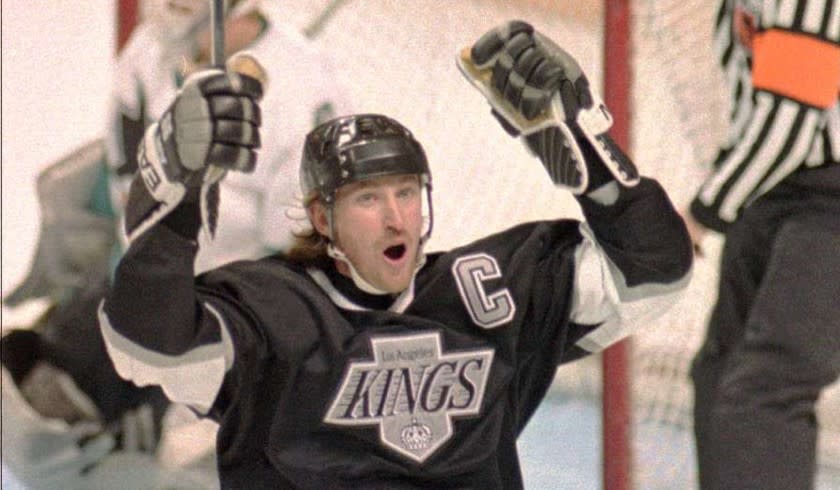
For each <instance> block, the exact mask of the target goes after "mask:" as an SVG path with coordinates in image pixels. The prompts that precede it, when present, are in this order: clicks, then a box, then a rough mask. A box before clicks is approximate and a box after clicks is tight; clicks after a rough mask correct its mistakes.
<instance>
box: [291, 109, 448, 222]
mask: <svg viewBox="0 0 840 490" xmlns="http://www.w3.org/2000/svg"><path fill="white" fill-rule="evenodd" d="M399 174H417V175H419V176H420V178H421V183H422V184H423V185H424V186H426V188H427V190H429V191H430V190H431V181H432V175H431V172H430V171H429V163H428V161H427V160H426V153H425V152H424V151H423V147H422V146H420V143H418V142H417V140H415V139H414V136H413V135H412V134H411V132H410V131H409V130H408V129H406V128H405V127H404V126H403V125H402V124H400V123H398V122H397V121H395V120H393V119H391V118H389V117H386V116H382V115H379V114H356V115H352V116H343V117H338V118H335V119H332V120H330V121H327V122H325V123H323V124H321V125H319V126H318V127H316V128H315V129H313V130H312V131H310V132H309V134H308V135H307V136H306V142H305V144H304V147H303V157H302V159H301V164H300V182H301V188H302V191H303V195H304V197H305V199H307V200H308V199H311V198H312V197H313V196H314V195H316V194H317V195H318V196H319V197H320V198H321V199H323V201H324V202H325V203H326V204H327V205H328V206H331V205H332V204H333V202H334V201H335V193H336V191H337V190H338V188H339V187H341V186H343V185H345V184H349V183H351V182H356V181H360V180H366V179H372V178H376V177H383V176H386V175H399ZM428 197H429V206H431V194H429V196H428Z"/></svg>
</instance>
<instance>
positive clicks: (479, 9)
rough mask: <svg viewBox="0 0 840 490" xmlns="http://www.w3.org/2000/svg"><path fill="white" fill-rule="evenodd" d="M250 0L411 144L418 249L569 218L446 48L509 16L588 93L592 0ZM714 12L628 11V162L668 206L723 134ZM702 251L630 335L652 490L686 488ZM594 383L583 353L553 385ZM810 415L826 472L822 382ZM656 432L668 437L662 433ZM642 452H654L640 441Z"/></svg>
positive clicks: (575, 213)
mask: <svg viewBox="0 0 840 490" xmlns="http://www.w3.org/2000/svg"><path fill="white" fill-rule="evenodd" d="M265 3H266V4H267V3H272V4H274V6H273V7H271V8H272V9H275V12H276V15H277V16H278V18H281V19H283V20H284V21H287V22H289V23H291V24H292V25H293V26H295V27H297V28H298V29H299V30H300V31H301V32H305V33H307V34H308V35H310V36H311V37H313V38H314V39H315V40H316V43H318V44H319V45H320V46H321V47H323V48H325V49H326V50H328V51H330V52H331V53H332V54H333V56H334V57H335V58H336V59H337V60H338V61H339V62H340V63H341V65H342V67H343V69H344V82H345V83H346V85H347V86H348V87H349V89H350V94H349V95H350V97H351V100H352V101H353V104H354V106H355V107H356V109H357V110H359V111H364V112H381V113H385V114H388V115H390V116H393V117H395V118H396V119H398V120H400V121H401V122H403V123H405V124H406V125H407V126H408V127H409V128H411V129H412V131H413V132H414V133H415V134H416V136H417V138H418V139H419V140H420V141H422V142H424V146H425V148H426V150H427V153H428V156H429V160H430V162H431V165H432V171H433V175H434V186H435V191H434V192H435V233H434V236H433V238H432V241H431V242H430V245H429V246H430V248H431V249H432V250H435V249H447V248H450V247H452V246H455V245H459V244H462V243H466V242H467V241H470V240H472V239H475V238H478V237H480V236H484V235H486V234H488V233H490V232H494V231H498V230H502V229H505V228H507V227H509V226H511V225H513V224H515V223H518V222H521V221H523V220H534V219H551V218H557V217H558V216H568V217H579V216H580V213H579V210H578V208H577V205H576V204H575V202H574V200H573V199H572V198H571V197H570V196H569V195H567V193H564V192H559V191H557V190H556V189H555V188H554V187H553V186H552V185H551V184H550V182H549V179H547V178H546V175H545V171H544V170H543V168H542V167H541V166H540V165H539V164H538V163H537V162H536V161H535V160H533V159H532V158H531V157H530V156H529V155H527V153H526V152H525V151H524V149H523V148H522V146H521V144H520V143H518V142H517V141H515V140H513V139H511V138H508V137H506V135H505V134H504V132H503V131H502V130H501V129H500V128H499V127H498V124H497V122H496V121H495V119H494V118H493V117H491V116H490V115H489V108H488V106H487V104H486V103H485V102H484V100H483V98H482V97H481V96H480V95H479V94H478V93H477V92H475V91H474V90H473V89H472V88H471V87H470V86H469V84H468V83H467V82H466V81H465V80H463V78H462V76H461V75H460V73H459V72H458V70H457V69H456V67H455V62H454V58H455V53H456V51H457V50H458V49H459V48H461V47H463V46H466V45H469V44H470V43H472V42H473V41H475V40H476V39H477V38H478V37H479V36H480V35H481V34H483V33H484V32H485V31H486V30H487V29H488V28H489V27H491V26H494V25H497V24H499V23H502V22H505V21H507V20H510V19H513V18H519V19H523V20H527V21H529V22H530V23H532V24H533V25H534V26H535V27H536V28H537V29H539V30H540V31H542V32H544V33H546V34H548V35H549V36H550V37H551V38H553V39H554V40H556V41H557V42H558V44H560V45H561V46H563V47H564V48H565V49H567V50H568V51H569V52H571V53H572V54H573V55H574V56H575V57H576V58H577V59H578V60H579V61H580V63H581V65H582V66H583V67H584V69H585V70H586V72H587V73H588V74H589V76H590V81H591V82H592V84H593V86H596V87H600V86H601V83H602V76H603V73H604V66H603V63H604V61H603V60H604V55H603V53H604V49H605V46H604V43H603V39H604V28H603V20H602V15H603V4H602V2H601V1H600V0H585V1H578V2H565V1H553V0H517V1H509V0H461V1H458V2H447V1H443V0H412V1H411V2H394V1H388V0H300V1H296V2H265ZM716 3H717V2H711V1H708V0H632V1H631V2H630V6H631V7H630V8H631V12H632V19H633V29H632V31H631V33H630V34H631V36H630V39H629V40H628V42H631V43H632V61H631V66H632V72H633V78H634V82H633V85H632V87H631V90H630V93H631V94H632V99H631V101H630V102H631V105H632V111H633V112H632V121H631V127H632V132H631V143H632V148H631V153H632V154H633V157H634V159H635V161H636V162H637V164H638V166H639V167H640V169H641V171H642V172H643V173H644V174H646V175H650V176H653V177H656V178H657V179H659V180H660V182H662V184H663V186H664V187H665V188H666V190H667V191H668V192H669V194H670V195H671V197H672V199H673V200H674V202H675V204H676V205H677V206H678V207H679V208H683V207H685V206H686V205H687V204H688V202H689V201H690V199H691V197H692V196H693V193H694V191H695V190H696V187H697V185H699V182H700V180H701V179H702V175H703V174H704V171H705V168H704V166H705V165H707V162H708V161H709V159H710V158H711V156H712V154H713V152H714V150H715V147H716V145H717V142H719V141H720V140H721V138H723V130H724V128H725V125H726V121H725V119H726V111H727V107H726V100H727V98H726V93H725V90H724V86H723V80H721V79H720V77H719V76H718V73H719V70H718V68H717V67H716V66H715V56H714V53H713V42H712V26H713V25H714V23H713V18H714V15H715V8H716ZM606 49H609V47H606ZM290 69H291V68H290ZM301 76H304V74H301ZM606 90H610V87H607V88H606ZM705 245H706V247H707V257H706V258H705V259H703V260H700V261H698V263H697V264H696V266H695V276H694V279H693V281H692V284H691V286H690V290H689V291H688V293H687V294H686V295H685V299H684V300H683V301H682V302H680V303H679V304H677V305H675V306H674V307H673V309H672V310H671V311H670V312H669V313H668V314H667V315H664V316H663V317H662V318H661V319H660V320H659V321H658V322H657V323H656V324H654V325H648V326H646V327H645V328H644V329H642V330H641V332H640V333H639V334H638V335H636V336H634V337H633V338H632V339H631V344H630V345H631V350H630V352H632V355H631V356H630V366H629V382H630V384H631V386H632V390H631V398H632V407H633V413H632V417H631V419H632V420H633V427H632V428H631V430H630V432H631V433H632V434H633V452H634V454H635V456H634V459H635V460H636V461H637V463H636V464H634V475H633V479H634V481H635V486H636V487H638V488H655V487H656V483H653V482H668V484H667V486H663V488H666V487H667V488H690V487H693V486H694V485H695V483H694V480H693V479H694V478H695V475H694V470H693V468H694V459H693V458H694V455H693V447H692V439H691V436H690V431H691V424H692V421H691V407H692V398H693V395H692V386H691V382H690V379H689V377H688V368H689V363H690V361H691V358H692V356H693V355H694V353H695V352H696V350H697V349H698V347H699V345H700V342H701V341H702V337H703V332H704V325H705V321H706V317H707V315H708V313H709V310H710V308H711V306H712V305H713V304H714V301H715V294H716V293H715V283H716V279H717V272H716V265H717V258H718V256H719V252H720V245H721V241H720V239H719V238H718V237H714V236H712V237H709V238H708V240H707V242H706V243H705ZM526 280H527V279H526ZM601 386H602V379H601V362H600V359H599V358H598V357H597V356H595V357H592V358H590V359H588V360H585V361H583V362H578V363H574V364H571V365H569V366H564V367H562V368H561V369H560V370H559V371H558V376H557V380H556V382H555V387H554V389H555V390H558V391H560V392H562V393H564V394H568V395H569V396H574V397H584V398H591V399H600V397H601V395H602V393H601ZM819 408H820V412H819V417H820V422H821V424H822V425H823V429H824V430H823V431H822V435H821V446H820V463H821V464H822V465H834V466H835V467H837V466H838V465H840V463H838V461H840V396H838V389H837V388H836V387H835V388H834V389H833V390H831V391H829V392H828V393H826V394H825V395H824V397H823V399H822V400H821V402H820V406H819ZM669 432H670V433H673V434H675V436H674V437H671V436H668V435H665V436H663V435H662V434H663V433H669ZM651 433H653V435H650V434H651ZM605 437H609V435H608V434H607V435H606V436H605ZM666 440H673V441H674V444H673V446H672V447H664V448H663V447H662V446H661V444H662V442H663V441H666ZM651 444H654V445H658V446H659V447H646V446H649V445H651ZM664 453H667V455H666V456H663V457H661V458H658V457H657V456H655V455H657V454H664ZM642 459H643V461H642Z"/></svg>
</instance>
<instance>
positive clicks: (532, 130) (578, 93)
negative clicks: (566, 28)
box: [456, 21, 639, 194]
mask: <svg viewBox="0 0 840 490" xmlns="http://www.w3.org/2000/svg"><path fill="white" fill-rule="evenodd" d="M456 62H457V65H458V68H459V69H460V70H461V73H462V74H463V75H464V76H465V77H466V78H467V80H468V81H469V82H470V83H471V84H472V85H473V86H475V87H476V88H477V89H478V90H479V92H481V93H482V95H484V97H485V98H486V99H487V101H488V102H489V103H490V106H491V107H492V109H493V114H494V115H495V116H496V117H497V119H499V121H500V122H501V123H502V126H503V127H504V128H505V129H506V130H507V132H508V133H509V134H511V136H514V137H520V136H521V137H523V141H524V143H525V145H526V147H527V148H528V149H529V150H530V151H531V152H532V153H533V154H535V155H536V156H538V157H539V158H540V159H541V161H542V162H543V164H544V166H545V167H546V170H547V171H548V173H549V176H550V177H551V179H552V181H553V182H554V183H555V184H556V185H558V186H561V187H564V188H567V189H568V190H570V191H571V192H572V193H574V194H583V193H584V192H586V191H587V189H588V188H589V187H590V174H591V172H590V170H591V168H590V167H589V166H591V165H597V162H591V161H587V160H586V158H585V156H584V155H585V153H586V152H585V151H584V150H582V148H581V145H582V141H586V142H587V143H588V144H589V145H591V147H592V149H594V154H595V155H597V159H598V160H600V161H601V163H602V164H603V165H604V166H605V167H606V168H607V170H608V171H609V173H610V174H611V175H612V176H613V178H614V179H615V180H616V181H618V182H619V183H620V184H622V185H624V186H628V187H629V186H634V185H636V184H637V183H638V182H639V173H638V171H637V169H636V167H635V166H634V165H633V163H632V162H631V161H630V160H629V159H628V158H627V157H626V156H625V155H624V154H623V153H622V152H621V151H620V149H619V148H618V146H617V145H616V144H615V142H613V141H612V139H611V138H610V137H609V136H608V134H607V131H608V130H609V128H610V127H611V126H612V123H613V119H612V115H611V114H610V112H609V110H607V107H606V105H604V103H603V101H602V100H601V99H600V97H599V96H598V95H597V94H596V93H595V92H593V91H592V90H591V89H590V87H589V81H588V80H587V78H586V76H585V75H584V73H583V71H582V70H581V68H580V66H579V65H578V63H577V62H576V61H575V59H574V58H573V57H572V56H571V55H569V54H568V53H567V52H565V51H564V50H563V49H561V48H560V47H559V46H557V45H556V44H555V43H554V42H552V41H551V40H550V39H548V38H546V37H545V36H543V35H541V34H540V33H539V32H536V31H534V29H533V27H531V26H530V25H529V24H527V23H525V22H521V21H512V22H508V23H506V24H504V25H502V26H500V27H497V28H496V29H493V30H492V31H490V32H488V33H486V34H485V35H484V36H482V37H481V38H480V39H479V40H478V41H477V42H476V43H475V44H474V45H473V46H472V47H465V48H463V49H462V50H461V51H460V53H459V55H458V56H457V58H456Z"/></svg>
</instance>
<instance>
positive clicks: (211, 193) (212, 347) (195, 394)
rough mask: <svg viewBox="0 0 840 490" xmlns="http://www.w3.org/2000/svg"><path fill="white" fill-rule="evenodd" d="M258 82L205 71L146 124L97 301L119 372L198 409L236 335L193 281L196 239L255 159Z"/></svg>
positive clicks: (226, 363) (212, 391) (212, 392)
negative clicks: (222, 183) (228, 184)
mask: <svg viewBox="0 0 840 490" xmlns="http://www.w3.org/2000/svg"><path fill="white" fill-rule="evenodd" d="M261 91H262V89H261V84H260V83H259V81H257V80H256V79H253V78H251V77H248V76H245V75H240V74H237V73H232V72H224V71H222V70H220V69H213V70H207V71H204V72H199V73H197V74H195V75H193V76H192V77H190V78H189V79H187V81H186V82H185V83H184V86H183V88H182V89H181V90H180V91H179V93H178V95H177V96H176V98H175V101H174V102H173V103H172V105H171V106H170V107H169V108H168V109H167V110H166V112H164V114H163V116H162V117H161V119H160V120H159V121H158V122H156V123H154V124H152V125H151V126H150V127H149V128H148V129H147V130H146V133H145V136H144V138H143V141H142V143H141V146H140V148H139V151H138V157H137V160H138V164H139V172H138V174H137V175H136V176H135V179H134V181H133V182H132V186H131V190H130V192H129V199H128V204H127V207H126V234H127V236H128V238H129V249H128V251H127V253H126V255H125V257H123V259H122V261H121V262H120V264H119V266H118V268H117V271H116V274H115V278H114V284H113V287H112V289H111V291H110V293H109V294H108V296H107V297H106V299H105V301H104V303H103V305H102V306H101V308H100V325H101V328H102V333H103V336H104V338H105V342H106V344H107V346H108V351H109V354H110V355H111V358H112V360H113V361H114V364H115V366H116V368H117V371H118V372H119V373H120V375H121V376H123V377H124V378H127V379H129V380H132V381H134V382H135V383H136V384H138V385H141V386H143V385H147V384H158V385H161V386H162V388H163V389H164V391H165V392H166V393H167V395H168V396H169V397H170V398H171V399H172V400H173V401H178V402H183V403H187V404H189V405H191V406H193V407H194V408H196V409H198V410H200V411H206V410H207V409H209V408H210V406H211V404H212V402H213V399H214V398H215V396H216V393H217V392H218V389H219V387H220V386H221V383H222V380H223V378H224V374H225V372H226V370H227V368H229V367H230V363H231V361H232V351H231V345H232V344H231V340H230V338H229V332H228V331H227V329H226V328H225V326H224V320H223V318H222V315H221V313H220V312H219V311H218V309H219V307H218V305H217V306H216V307H214V306H213V305H211V304H210V302H208V301H205V299H206V297H207V296H206V294H207V293H204V294H202V293H201V292H199V291H197V290H196V286H195V281H194V278H193V261H194V259H195V254H196V252H197V250H198V246H197V241H196V239H197V235H198V233H199V231H200V230H201V229H202V228H203V229H204V230H206V231H207V232H209V233H212V227H213V222H214V215H215V212H216V209H217V205H218V196H217V194H216V192H217V191H216V189H217V185H218V181H219V179H221V178H223V176H224V174H225V173H226V172H227V171H228V170H237V171H246V172H247V171H251V170H252V169H253V167H254V165H255V162H256V148H258V147H259V132H258V128H259V124H260V113H259V106H258V105H257V101H258V100H259V98H260V96H261Z"/></svg>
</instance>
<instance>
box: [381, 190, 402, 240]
mask: <svg viewBox="0 0 840 490" xmlns="http://www.w3.org/2000/svg"><path fill="white" fill-rule="evenodd" d="M383 221H384V223H385V226H386V227H387V228H389V229H392V230H394V231H402V230H403V229H404V228H405V220H404V219H403V209H402V206H400V201H399V199H398V198H397V196H395V195H394V194H388V195H387V197H386V198H385V199H384V206H383Z"/></svg>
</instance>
